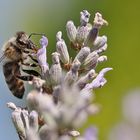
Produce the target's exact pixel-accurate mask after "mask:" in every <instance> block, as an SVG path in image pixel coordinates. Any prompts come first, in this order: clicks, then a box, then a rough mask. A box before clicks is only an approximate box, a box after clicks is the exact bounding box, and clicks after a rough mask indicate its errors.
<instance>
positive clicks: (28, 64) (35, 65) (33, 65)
mask: <svg viewBox="0 0 140 140" xmlns="http://www.w3.org/2000/svg"><path fill="white" fill-rule="evenodd" d="M22 65H24V66H30V67H38V64H34V63H22Z"/></svg>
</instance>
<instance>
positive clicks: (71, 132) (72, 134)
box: [68, 130, 80, 137]
mask: <svg viewBox="0 0 140 140" xmlns="http://www.w3.org/2000/svg"><path fill="white" fill-rule="evenodd" d="M68 135H70V136H72V137H78V136H80V132H78V131H76V130H72V131H68Z"/></svg>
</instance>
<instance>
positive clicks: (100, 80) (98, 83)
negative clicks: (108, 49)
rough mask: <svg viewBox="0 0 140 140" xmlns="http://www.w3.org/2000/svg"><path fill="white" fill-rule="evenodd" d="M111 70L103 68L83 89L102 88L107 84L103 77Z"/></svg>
mask: <svg viewBox="0 0 140 140" xmlns="http://www.w3.org/2000/svg"><path fill="white" fill-rule="evenodd" d="M110 70H112V68H104V69H102V70H101V71H100V72H99V74H98V75H97V77H96V78H95V79H94V80H93V81H92V82H91V83H89V84H87V85H86V87H85V89H86V90H92V89H95V88H99V87H102V86H104V84H105V83H106V82H107V80H106V79H105V78H104V75H105V73H106V72H108V71H110Z"/></svg>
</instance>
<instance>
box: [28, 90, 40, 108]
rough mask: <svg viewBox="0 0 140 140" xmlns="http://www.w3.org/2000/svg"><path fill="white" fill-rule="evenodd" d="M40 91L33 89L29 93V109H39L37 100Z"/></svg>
mask: <svg viewBox="0 0 140 140" xmlns="http://www.w3.org/2000/svg"><path fill="white" fill-rule="evenodd" d="M38 94H39V93H38V92H37V91H36V90H32V91H31V92H30V93H28V95H27V104H28V108H29V110H37V107H38V102H37V101H36V96H37V95H38Z"/></svg>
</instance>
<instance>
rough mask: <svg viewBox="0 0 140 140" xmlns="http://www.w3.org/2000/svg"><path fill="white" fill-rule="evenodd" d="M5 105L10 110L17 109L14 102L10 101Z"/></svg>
mask: <svg viewBox="0 0 140 140" xmlns="http://www.w3.org/2000/svg"><path fill="white" fill-rule="evenodd" d="M7 107H8V108H10V109H12V110H16V109H17V107H16V105H15V104H14V103H12V102H9V103H7Z"/></svg>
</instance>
